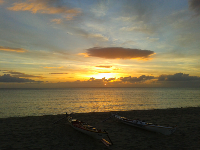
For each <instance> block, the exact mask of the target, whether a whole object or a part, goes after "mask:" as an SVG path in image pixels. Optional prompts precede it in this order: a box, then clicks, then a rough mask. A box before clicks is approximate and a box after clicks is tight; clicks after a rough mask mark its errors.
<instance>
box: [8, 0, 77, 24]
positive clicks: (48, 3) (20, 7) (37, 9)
mask: <svg viewBox="0 0 200 150" xmlns="http://www.w3.org/2000/svg"><path fill="white" fill-rule="evenodd" d="M8 10H12V11H30V12H32V13H33V14H36V13H42V14H64V15H65V18H68V19H69V18H70V19H72V18H73V17H74V16H77V15H78V14H80V13H81V11H80V10H79V9H70V8H68V7H66V6H63V5H60V4H59V2H58V1H52V0H27V1H26V2H16V3H13V6H12V7H8ZM54 21H55V20H54Z"/></svg>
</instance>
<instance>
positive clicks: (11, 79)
mask: <svg viewBox="0 0 200 150" xmlns="http://www.w3.org/2000/svg"><path fill="white" fill-rule="evenodd" d="M0 82H18V83H23V82H42V81H34V80H31V79H25V78H18V77H12V76H10V74H4V75H2V76H0Z"/></svg>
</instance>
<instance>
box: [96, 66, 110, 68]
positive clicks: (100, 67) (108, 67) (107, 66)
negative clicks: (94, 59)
mask: <svg viewBox="0 0 200 150" xmlns="http://www.w3.org/2000/svg"><path fill="white" fill-rule="evenodd" d="M95 67H98V68H111V67H112V66H95Z"/></svg>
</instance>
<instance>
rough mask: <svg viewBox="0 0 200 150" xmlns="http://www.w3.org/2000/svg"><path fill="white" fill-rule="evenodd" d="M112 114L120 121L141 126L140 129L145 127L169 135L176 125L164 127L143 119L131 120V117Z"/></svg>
mask: <svg viewBox="0 0 200 150" xmlns="http://www.w3.org/2000/svg"><path fill="white" fill-rule="evenodd" d="M113 116H114V117H115V118H116V119H117V120H119V121H120V122H122V123H125V124H128V125H131V126H134V127H137V128H141V129H145V130H148V131H152V132H158V133H161V134H164V135H171V134H172V133H174V132H175V131H176V126H175V127H166V126H160V125H156V124H153V123H147V122H145V121H141V120H138V119H136V120H131V119H127V118H125V117H121V116H119V115H117V114H113Z"/></svg>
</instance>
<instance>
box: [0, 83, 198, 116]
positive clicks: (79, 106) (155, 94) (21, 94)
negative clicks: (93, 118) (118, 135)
mask: <svg viewBox="0 0 200 150" xmlns="http://www.w3.org/2000/svg"><path fill="white" fill-rule="evenodd" d="M0 103H1V105H0V118H7V117H24V116H42V115H56V114H63V113H65V112H68V113H72V112H74V113H88V112H109V111H129V110H149V109H167V108H181V107H200V88H130V87H128V88H119V87H117V88H111V87H106V88H105V87H104V88H62V89H60V88H58V89H55V88H54V89H51V88H48V89H47V88H41V89H37V88H34V89H28V88H27V89H20V88H19V89H17V88H11V89H7V88H1V89H0Z"/></svg>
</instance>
